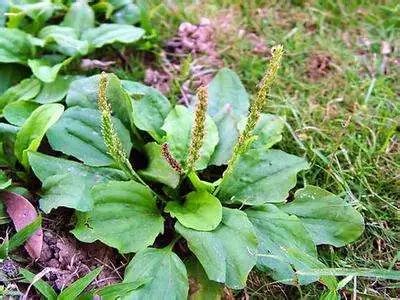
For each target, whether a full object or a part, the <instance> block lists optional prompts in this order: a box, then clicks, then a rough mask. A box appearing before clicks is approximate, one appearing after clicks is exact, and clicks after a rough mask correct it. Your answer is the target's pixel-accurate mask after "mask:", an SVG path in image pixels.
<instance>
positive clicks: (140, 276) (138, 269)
mask: <svg viewBox="0 0 400 300" xmlns="http://www.w3.org/2000/svg"><path fill="white" fill-rule="evenodd" d="M138 281H139V282H146V283H145V284H144V285H143V286H142V287H141V288H139V289H137V290H134V291H133V292H131V293H129V294H128V295H126V296H124V297H123V298H122V299H124V300H128V299H129V300H152V299H165V300H167V299H168V300H182V299H186V298H187V296H188V291H189V284H188V277H187V271H186V268H185V265H184V264H183V262H182V261H181V260H180V258H179V257H178V256H177V255H176V254H175V253H174V252H172V249H171V248H170V247H167V248H163V249H155V248H148V249H145V250H142V251H140V252H138V253H137V254H136V255H135V256H134V257H133V259H132V261H131V262H130V263H129V265H128V266H127V268H126V270H125V276H124V282H138Z"/></svg>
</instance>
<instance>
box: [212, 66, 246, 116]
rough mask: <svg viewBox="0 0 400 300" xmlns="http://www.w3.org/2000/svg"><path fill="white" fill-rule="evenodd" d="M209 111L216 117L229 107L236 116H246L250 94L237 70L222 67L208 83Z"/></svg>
mask: <svg viewBox="0 0 400 300" xmlns="http://www.w3.org/2000/svg"><path fill="white" fill-rule="evenodd" d="M208 99H209V100H208V102H209V103H208V113H209V114H210V116H212V117H214V116H216V115H218V114H219V113H220V112H221V111H223V110H224V109H226V107H229V108H230V109H232V111H233V113H234V115H235V116H238V117H242V116H246V115H247V114H248V111H249V106H250V103H249V95H248V94H247V92H246V89H245V88H244V86H243V84H242V82H241V81H240V79H239V77H238V76H237V75H236V73H235V72H233V71H232V70H230V69H228V68H222V69H221V70H219V71H218V73H217V75H215V77H214V78H213V80H212V81H211V82H210V84H209V85H208Z"/></svg>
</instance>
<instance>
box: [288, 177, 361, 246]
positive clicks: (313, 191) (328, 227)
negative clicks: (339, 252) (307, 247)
mask: <svg viewBox="0 0 400 300" xmlns="http://www.w3.org/2000/svg"><path fill="white" fill-rule="evenodd" d="M282 210H284V211H285V212H287V213H289V214H294V215H296V216H298V217H299V218H300V220H301V221H302V222H303V223H304V226H305V227H306V228H307V230H308V231H309V232H310V234H311V237H312V238H313V240H314V242H315V243H316V244H317V245H319V244H330V245H333V246H335V247H341V246H344V245H347V244H349V243H351V242H353V241H355V240H356V239H357V238H358V237H359V236H360V235H361V234H362V233H363V231H364V219H363V217H362V215H361V214H360V213H359V212H358V211H357V210H355V209H354V208H353V207H352V206H351V205H350V204H349V203H347V202H346V201H344V200H343V199H342V198H340V197H338V196H336V195H334V194H332V193H330V192H328V191H326V190H323V189H321V188H319V187H316V186H311V185H310V186H306V187H305V188H303V189H301V190H298V191H297V192H296V194H295V198H294V201H293V202H290V203H288V204H285V205H283V206H282Z"/></svg>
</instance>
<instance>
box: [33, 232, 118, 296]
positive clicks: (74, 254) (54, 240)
mask: <svg viewBox="0 0 400 300" xmlns="http://www.w3.org/2000/svg"><path fill="white" fill-rule="evenodd" d="M37 264H38V265H39V266H40V267H41V268H42V269H44V268H48V269H49V272H47V273H46V274H45V278H46V279H47V281H48V282H49V283H50V284H51V285H52V286H53V287H54V288H55V289H56V290H62V289H63V288H65V287H66V286H68V285H70V284H71V283H72V282H74V281H75V280H77V279H78V278H81V277H83V276H85V275H86V274H87V273H89V272H90V271H91V270H93V269H95V268H97V267H103V270H102V272H101V273H100V275H99V276H98V277H97V278H96V280H95V282H93V284H92V285H91V286H92V287H93V288H98V287H103V286H106V285H110V284H113V283H117V282H119V281H121V279H122V275H121V274H120V272H121V267H122V266H123V265H122V264H121V261H120V259H119V257H118V255H117V254H116V253H115V252H114V251H113V250H112V249H111V248H109V247H106V246H104V245H102V244H101V243H97V242H96V243H93V244H84V243H80V242H78V241H77V240H76V239H75V238H73V237H72V236H71V235H67V234H66V233H62V232H61V233H55V232H53V231H50V230H46V229H45V230H44V235H43V249H42V254H41V257H40V259H39V260H38V262H37Z"/></svg>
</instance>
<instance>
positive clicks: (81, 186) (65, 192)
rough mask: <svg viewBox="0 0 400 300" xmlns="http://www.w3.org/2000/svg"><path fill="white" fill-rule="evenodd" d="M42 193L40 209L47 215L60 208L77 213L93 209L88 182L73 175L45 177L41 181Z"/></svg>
mask: <svg viewBox="0 0 400 300" xmlns="http://www.w3.org/2000/svg"><path fill="white" fill-rule="evenodd" d="M42 192H43V195H42V197H41V199H40V208H41V209H42V210H43V211H45V212H47V213H48V212H50V211H51V209H53V208H56V207H60V206H63V207H71V208H74V209H76V210H79V211H88V210H90V209H92V207H93V202H92V201H91V197H90V194H89V190H88V182H87V181H86V180H84V179H82V178H79V177H76V176H75V175H74V174H69V173H65V174H57V175H53V176H50V177H47V178H46V179H45V180H44V181H43V185H42ZM87 199H89V201H88V200H87Z"/></svg>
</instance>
